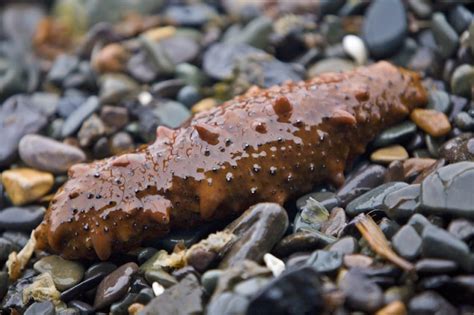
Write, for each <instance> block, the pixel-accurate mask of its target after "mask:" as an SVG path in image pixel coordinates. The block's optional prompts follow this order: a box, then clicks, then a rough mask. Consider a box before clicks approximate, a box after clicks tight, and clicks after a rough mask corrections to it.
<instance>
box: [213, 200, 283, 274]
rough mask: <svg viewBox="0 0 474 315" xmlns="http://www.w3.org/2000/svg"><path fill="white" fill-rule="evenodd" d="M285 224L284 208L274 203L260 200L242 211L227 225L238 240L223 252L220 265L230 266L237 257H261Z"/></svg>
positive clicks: (240, 258)
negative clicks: (260, 201)
mask: <svg viewBox="0 0 474 315" xmlns="http://www.w3.org/2000/svg"><path fill="white" fill-rule="evenodd" d="M287 227H288V215H287V214H286V210H285V209H283V208H282V207H281V206H279V205H278V204H275V203H260V204H257V205H255V206H253V207H251V208H249V209H248V210H247V211H245V212H244V213H243V214H242V215H241V216H240V217H239V218H238V219H236V220H235V221H233V222H232V223H231V224H229V225H228V226H227V228H226V229H227V230H228V231H230V232H231V233H234V234H235V235H236V236H237V240H236V241H235V242H234V243H233V244H232V246H231V248H230V249H229V250H228V252H227V253H226V254H225V256H224V258H223V259H222V261H221V263H220V265H219V266H220V268H226V267H227V266H233V265H234V264H236V263H237V262H238V261H241V260H244V259H250V260H254V261H261V259H262V258H263V255H264V254H265V253H267V252H269V251H270V250H271V249H272V248H273V246H274V245H275V244H276V243H277V242H278V241H279V240H280V239H281V237H282V236H283V234H284V233H285V231H286V229H287Z"/></svg>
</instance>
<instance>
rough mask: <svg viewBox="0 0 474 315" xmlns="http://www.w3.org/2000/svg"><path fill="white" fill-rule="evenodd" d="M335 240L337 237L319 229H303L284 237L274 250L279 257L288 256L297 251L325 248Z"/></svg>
mask: <svg viewBox="0 0 474 315" xmlns="http://www.w3.org/2000/svg"><path fill="white" fill-rule="evenodd" d="M335 240H336V238H335V237H333V236H329V235H326V234H323V233H321V232H318V231H311V232H310V231H302V232H297V233H293V234H290V235H288V236H286V237H284V238H283V239H282V240H281V241H280V242H279V243H278V244H276V245H275V248H274V249H273V251H272V252H273V253H275V254H276V255H277V256H279V257H287V256H289V255H291V254H293V253H296V252H301V251H309V250H314V249H319V248H324V247H325V246H327V245H329V244H331V243H333V242H334V241H335Z"/></svg>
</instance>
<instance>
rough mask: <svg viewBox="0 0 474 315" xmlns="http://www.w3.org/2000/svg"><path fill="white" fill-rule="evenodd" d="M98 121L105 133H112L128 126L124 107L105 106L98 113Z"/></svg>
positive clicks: (127, 117) (126, 112) (126, 111)
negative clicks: (105, 130) (100, 122)
mask: <svg viewBox="0 0 474 315" xmlns="http://www.w3.org/2000/svg"><path fill="white" fill-rule="evenodd" d="M100 119H101V120H102V121H103V122H104V124H105V126H106V128H107V132H108V133H113V132H115V131H117V130H120V129H122V128H123V127H125V126H126V125H127V124H128V122H129V115H128V110H127V109H126V108H124V107H119V106H109V105H106V106H104V107H102V109H101V111H100Z"/></svg>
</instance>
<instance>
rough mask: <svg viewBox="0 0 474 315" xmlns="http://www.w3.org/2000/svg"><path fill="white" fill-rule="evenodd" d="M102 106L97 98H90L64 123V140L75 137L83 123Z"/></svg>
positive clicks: (62, 133) (62, 132) (62, 134)
mask: <svg viewBox="0 0 474 315" xmlns="http://www.w3.org/2000/svg"><path fill="white" fill-rule="evenodd" d="M99 106H100V103H99V100H98V98H97V97H96V96H90V97H89V98H88V99H87V100H86V102H85V103H84V104H82V105H81V106H80V107H78V108H77V109H76V110H75V111H73V112H72V113H71V114H70V115H69V116H68V117H67V119H66V121H65V122H64V125H63V127H62V130H61V136H62V137H63V138H65V137H69V136H71V135H73V134H74V133H75V132H76V131H77V130H78V129H79V127H80V126H81V125H82V123H83V122H84V121H85V120H86V119H87V118H88V117H89V116H90V115H92V114H93V113H94V112H95V111H96V110H97V109H98V108H99Z"/></svg>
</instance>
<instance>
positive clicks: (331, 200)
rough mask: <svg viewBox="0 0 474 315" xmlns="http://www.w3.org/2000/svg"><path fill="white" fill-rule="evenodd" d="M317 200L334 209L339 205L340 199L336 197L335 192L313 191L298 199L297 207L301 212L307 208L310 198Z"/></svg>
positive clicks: (329, 208)
mask: <svg viewBox="0 0 474 315" xmlns="http://www.w3.org/2000/svg"><path fill="white" fill-rule="evenodd" d="M310 198H311V199H314V200H317V201H318V202H319V203H320V204H321V206H323V207H324V208H326V209H327V210H332V209H333V208H334V207H336V206H337V205H339V200H338V199H337V198H336V197H335V194H334V193H333V192H330V191H317V192H312V193H309V194H306V195H303V196H302V197H300V198H298V199H297V200H296V208H297V209H298V210H299V211H300V212H301V211H303V209H304V208H305V206H306V204H307V203H308V201H309V199H310Z"/></svg>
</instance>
